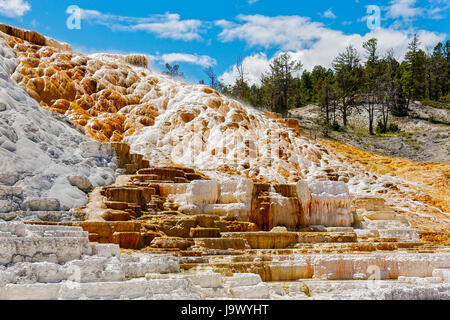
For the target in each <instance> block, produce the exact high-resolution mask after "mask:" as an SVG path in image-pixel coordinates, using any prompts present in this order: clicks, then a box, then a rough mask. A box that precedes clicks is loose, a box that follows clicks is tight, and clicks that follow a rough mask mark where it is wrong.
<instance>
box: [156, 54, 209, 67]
mask: <svg viewBox="0 0 450 320" xmlns="http://www.w3.org/2000/svg"><path fill="white" fill-rule="evenodd" d="M157 60H160V61H162V62H164V63H169V64H171V63H173V62H185V63H191V64H197V65H200V66H202V67H205V68H206V67H211V66H214V65H216V64H217V61H216V59H213V58H211V57H209V56H205V55H197V54H187V53H168V54H163V55H161V56H160V57H157Z"/></svg>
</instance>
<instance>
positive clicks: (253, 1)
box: [247, 0, 259, 5]
mask: <svg viewBox="0 0 450 320" xmlns="http://www.w3.org/2000/svg"><path fill="white" fill-rule="evenodd" d="M258 1H259V0H247V3H248V4H249V5H252V4H254V3H256V2H258Z"/></svg>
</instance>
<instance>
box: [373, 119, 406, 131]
mask: <svg viewBox="0 0 450 320" xmlns="http://www.w3.org/2000/svg"><path fill="white" fill-rule="evenodd" d="M375 132H376V133H377V134H383V133H390V132H391V133H396V132H400V128H399V127H398V125H397V124H396V123H390V124H389V125H388V126H385V125H384V123H383V121H381V120H378V122H377V127H376V128H375Z"/></svg>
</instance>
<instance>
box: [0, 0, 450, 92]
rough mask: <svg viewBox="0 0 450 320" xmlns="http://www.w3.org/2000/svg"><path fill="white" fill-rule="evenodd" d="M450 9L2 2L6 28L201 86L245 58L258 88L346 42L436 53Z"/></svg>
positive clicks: (260, 0)
mask: <svg viewBox="0 0 450 320" xmlns="http://www.w3.org/2000/svg"><path fill="white" fill-rule="evenodd" d="M71 5H76V6H78V7H79V8H80V9H81V11H80V17H81V20H80V21H81V25H80V26H81V28H80V29H69V28H68V27H67V20H68V18H70V17H71V15H70V14H68V13H67V8H68V7H69V6H71ZM368 5H375V6H378V8H379V12H380V20H379V21H380V23H379V25H376V28H372V29H369V27H368V21H367V20H368V18H367V16H368V15H369V14H368V12H367V8H368V7H367V6H368ZM449 10H450V0H390V1H377V0H344V1H329V0H317V1H292V0H277V1H269V0H236V1H205V0H197V1H186V0H184V1H172V0H166V1H153V0H149V1H148V0H147V1H131V0H130V1H120V2H119V1H106V0H90V1H85V0H83V1H76V0H69V1H66V0H0V22H4V23H8V24H11V25H15V26H19V27H22V28H26V29H33V30H36V31H38V32H40V33H43V34H45V35H47V36H50V37H53V38H55V39H57V40H60V41H64V42H68V43H70V44H71V45H72V47H73V48H74V50H76V51H80V52H83V53H95V52H113V53H123V54H126V53H143V54H146V55H148V57H149V58H150V60H151V66H152V68H154V69H156V70H162V69H163V66H164V63H165V62H169V63H171V64H173V63H178V64H180V68H181V71H183V72H184V73H185V75H186V78H187V80H188V81H189V82H197V81H199V80H201V79H205V78H206V76H205V75H204V73H203V69H204V68H206V67H209V66H212V67H213V68H214V70H215V72H216V73H217V74H218V75H221V79H222V80H223V82H225V83H231V82H233V79H234V75H235V69H234V65H235V63H236V59H237V57H238V56H239V55H242V57H243V58H244V69H245V72H246V77H247V80H248V81H249V82H250V83H255V84H258V81H259V79H260V76H261V74H262V73H263V72H264V71H266V70H267V68H268V65H269V63H270V61H271V59H273V58H274V57H276V56H277V55H278V54H280V53H281V52H285V51H288V52H291V55H292V57H293V58H295V59H299V60H301V61H302V63H303V65H304V69H311V68H312V67H313V66H314V65H316V64H322V65H325V66H330V63H331V61H332V59H333V57H334V56H335V55H336V54H337V53H338V52H340V51H342V50H343V49H344V48H345V46H347V45H349V44H353V45H354V46H355V47H356V48H358V49H359V50H361V51H362V49H361V46H362V43H363V42H364V41H365V40H368V39H369V38H371V37H377V38H378V39H379V43H380V49H381V51H382V52H384V51H386V50H388V49H390V48H393V49H394V52H395V54H396V55H397V57H398V58H401V57H402V56H403V54H404V52H405V50H406V48H407V44H408V42H409V41H410V39H411V36H412V34H413V33H414V32H417V33H418V34H419V36H420V39H421V42H422V45H423V47H424V48H425V49H426V48H430V47H432V46H433V45H434V44H435V43H437V42H438V41H444V40H446V39H448V32H449V30H450V28H449V27H450V23H449V21H450V19H449ZM373 13H374V11H371V12H370V14H371V15H372V16H375V15H373ZM375 13H376V11H375ZM77 17H78V16H76V15H73V16H72V18H77ZM70 21H71V22H74V21H76V20H73V19H72V20H70ZM369 21H373V20H371V18H369ZM375 21H376V20H375Z"/></svg>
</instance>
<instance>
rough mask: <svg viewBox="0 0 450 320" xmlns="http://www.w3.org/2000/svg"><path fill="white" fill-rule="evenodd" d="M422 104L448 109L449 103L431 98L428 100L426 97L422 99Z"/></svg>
mask: <svg viewBox="0 0 450 320" xmlns="http://www.w3.org/2000/svg"><path fill="white" fill-rule="evenodd" d="M422 105H424V106H428V107H433V108H437V109H450V103H448V102H439V101H433V100H428V99H425V100H423V101H422Z"/></svg>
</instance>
